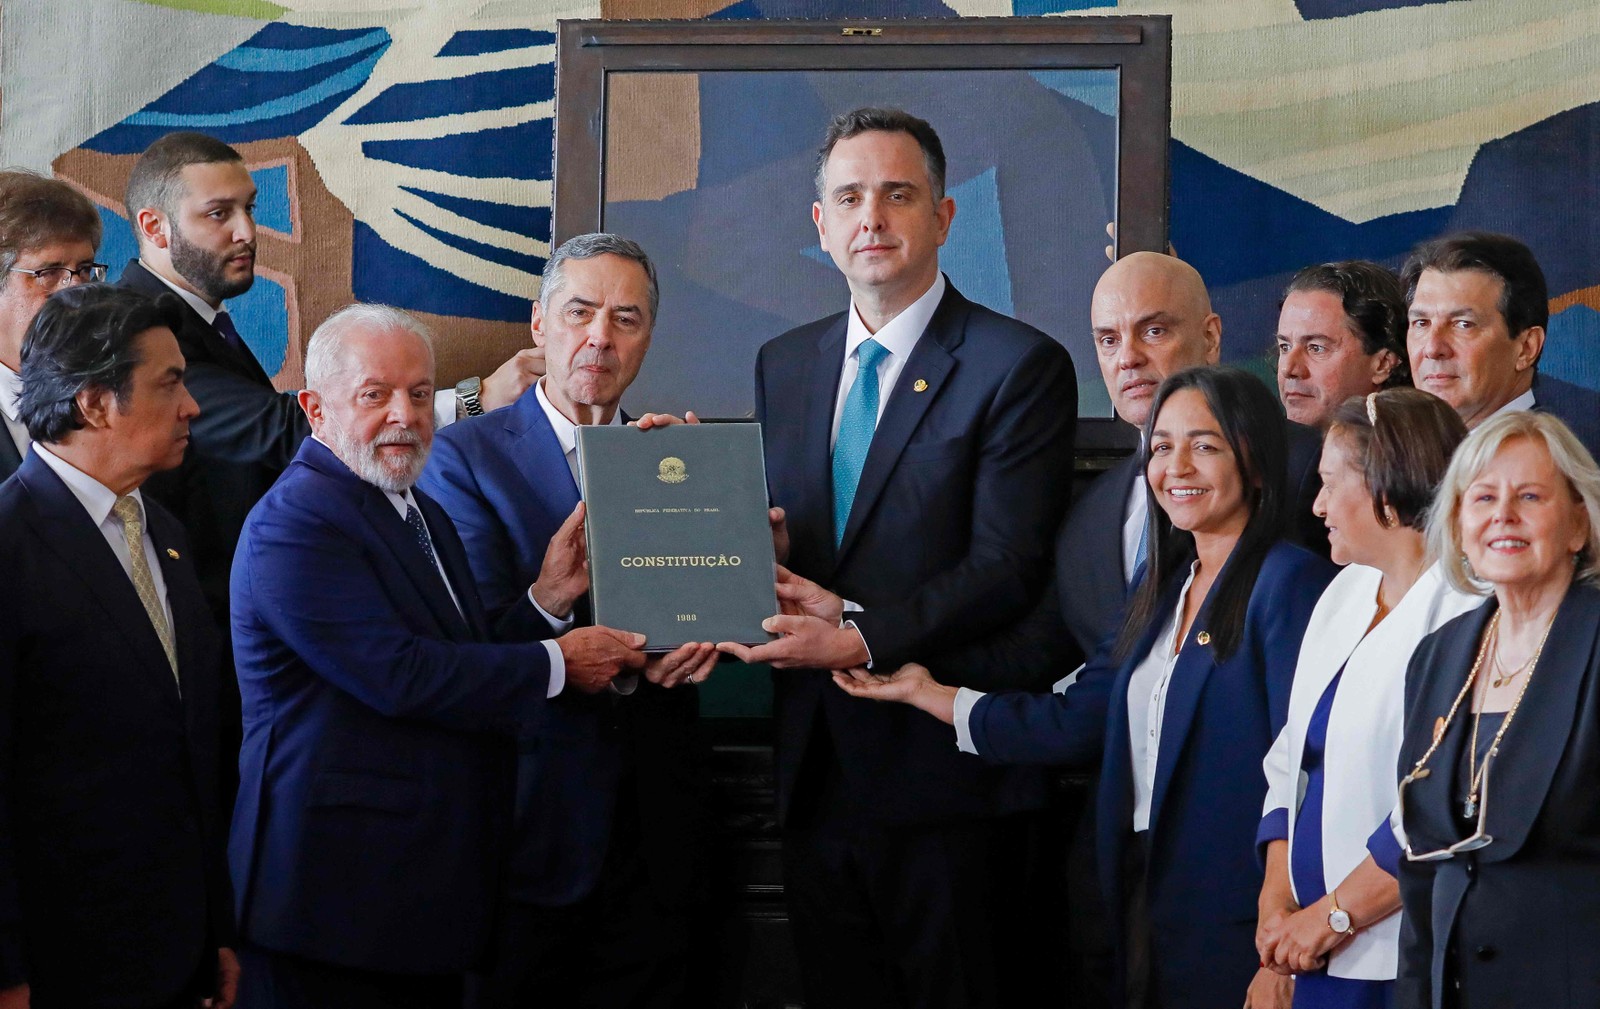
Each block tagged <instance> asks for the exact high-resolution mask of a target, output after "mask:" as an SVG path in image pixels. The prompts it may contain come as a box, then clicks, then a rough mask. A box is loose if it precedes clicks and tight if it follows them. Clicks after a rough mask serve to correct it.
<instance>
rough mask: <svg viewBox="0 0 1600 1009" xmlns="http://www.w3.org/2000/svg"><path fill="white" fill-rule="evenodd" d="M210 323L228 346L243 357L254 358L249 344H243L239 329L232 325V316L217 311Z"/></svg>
mask: <svg viewBox="0 0 1600 1009" xmlns="http://www.w3.org/2000/svg"><path fill="white" fill-rule="evenodd" d="M211 324H212V325H213V326H214V327H216V330H217V332H218V333H221V334H222V339H223V340H225V341H227V344H228V346H230V347H232V348H233V349H234V350H236V351H238V352H239V353H241V354H243V355H244V356H245V357H248V358H251V359H254V358H255V355H254V354H252V353H251V352H250V348H249V346H247V345H246V344H245V342H244V337H242V336H240V335H239V330H238V329H237V328H236V327H235V326H234V324H233V318H232V317H231V316H229V315H228V313H227V312H218V313H217V317H216V318H215V319H213V320H212V321H211Z"/></svg>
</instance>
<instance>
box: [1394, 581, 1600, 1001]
mask: <svg viewBox="0 0 1600 1009" xmlns="http://www.w3.org/2000/svg"><path fill="white" fill-rule="evenodd" d="M1495 607H1496V603H1495V601H1494V600H1492V599H1491V600H1490V601H1489V602H1488V603H1486V604H1485V605H1483V606H1481V607H1479V608H1478V609H1476V610H1473V611H1472V612H1470V613H1464V614H1462V615H1461V616H1459V617H1457V618H1456V619H1454V620H1452V621H1450V622H1449V623H1447V624H1445V625H1444V626H1443V627H1441V628H1439V629H1438V630H1437V631H1435V632H1434V633H1433V634H1431V635H1429V636H1428V637H1426V638H1424V639H1423V641H1422V644H1420V645H1419V646H1418V647H1417V650H1416V653H1415V654H1414V655H1412V657H1411V664H1410V666H1409V668H1408V669H1407V671H1406V714H1405V736H1404V742H1403V743H1402V744H1401V747H1400V763H1399V767H1398V769H1397V774H1398V775H1404V774H1406V773H1408V772H1410V771H1411V769H1412V767H1413V766H1415V764H1416V762H1417V760H1418V759H1419V758H1421V756H1422V754H1423V752H1424V751H1426V750H1427V748H1428V746H1429V744H1430V743H1431V742H1432V740H1433V733H1434V732H1435V727H1436V726H1437V725H1438V719H1439V718H1441V717H1443V716H1444V714H1445V713H1446V712H1448V711H1449V710H1450V705H1451V702H1452V701H1453V700H1454V699H1455V696H1456V694H1457V692H1458V691H1459V690H1460V689H1461V685H1462V683H1464V682H1465V681H1466V677H1467V672H1468V670H1470V669H1471V668H1472V663H1473V659H1474V657H1475V656H1476V655H1477V651H1478V643H1479V641H1481V640H1482V635H1483V631H1484V629H1485V627H1486V626H1487V624H1488V621H1489V618H1490V616H1491V615H1492V614H1493V613H1494V610H1495ZM1480 675H1487V672H1484V673H1482V674H1480ZM1525 675H1530V676H1531V677H1532V678H1531V680H1529V681H1528V682H1527V684H1526V693H1525V694H1524V695H1523V699H1522V704H1521V706H1520V707H1519V708H1518V709H1517V715H1516V718H1515V719H1514V720H1513V721H1512V723H1511V726H1510V728H1509V729H1508V730H1507V732H1506V735H1505V737H1504V738H1503V739H1502V740H1501V745H1500V753H1499V755H1498V756H1496V757H1495V758H1494V759H1493V762H1492V766H1491V767H1490V769H1489V772H1488V774H1489V777H1490V779H1491V780H1490V782H1489V784H1488V788H1487V792H1488V795H1487V798H1486V799H1485V802H1484V810H1485V815H1486V817H1487V823H1486V824H1485V829H1486V830H1487V832H1488V834H1489V835H1490V836H1491V837H1493V838H1494V840H1493V841H1492V842H1490V843H1489V845H1488V846H1487V847H1485V848H1481V849H1479V850H1478V851H1475V852H1470V853H1462V854H1457V855H1454V856H1452V857H1451V858H1447V859H1445V860H1443V861H1438V862H1408V861H1405V860H1402V861H1401V863H1400V896H1401V900H1402V902H1403V904H1404V909H1405V918H1404V919H1402V921H1401V927H1400V929H1401V930H1400V976H1399V980H1398V981H1397V983H1396V988H1395V1000H1394V1004H1395V1006H1396V1007H1398V1009H1423V1007H1432V1009H1440V1007H1448V1006H1451V1005H1455V1004H1461V1005H1466V1006H1472V1007H1480V1006H1538V1007H1539V1009H1578V1007H1580V1006H1581V1007H1592V1006H1595V1005H1600V958H1597V957H1596V956H1595V949H1596V947H1597V946H1600V871H1597V868H1596V866H1597V862H1600V806H1597V805H1596V803H1595V782H1596V781H1597V780H1600V590H1597V589H1596V588H1595V587H1594V586H1592V585H1583V584H1575V585H1573V587H1572V588H1571V589H1570V590H1568V592H1567V596H1566V599H1564V600H1563V601H1562V603H1561V606H1560V608H1559V609H1558V610H1557V612H1556V617H1555V623H1554V624H1552V625H1551V627H1550V636H1549V638H1548V640H1547V643H1546V647H1545V650H1544V652H1543V654H1542V655H1541V656H1540V658H1539V662H1538V664H1537V665H1536V666H1535V667H1534V669H1533V672H1532V673H1531V674H1525ZM1484 729H1485V732H1486V733H1487V729H1488V725H1487V724H1485V725H1484ZM1471 730H1472V713H1471V710H1470V706H1469V705H1468V704H1467V703H1465V702H1463V704H1462V706H1461V710H1460V711H1458V712H1457V713H1456V716H1455V718H1454V719H1452V720H1451V722H1450V726H1449V729H1448V730H1447V731H1446V732H1445V734H1444V737H1443V738H1442V739H1441V741H1440V743H1439V748H1438V750H1437V751H1435V753H1434V754H1433V756H1432V757H1431V758H1430V759H1429V761H1428V764H1427V766H1428V768H1429V770H1430V773H1429V774H1428V775H1427V776H1426V777H1424V778H1422V779H1421V780H1419V781H1417V782H1415V783H1414V784H1412V785H1409V786H1407V788H1406V794H1405V802H1404V809H1403V813H1404V825H1405V830H1406V835H1407V838H1408V840H1409V841H1410V844H1411V847H1412V850H1414V851H1416V852H1418V853H1421V852H1428V851H1434V850H1437V849H1439V848H1443V847H1445V846H1446V845H1449V844H1452V843H1454V842H1456V841H1459V840H1461V839H1462V838H1464V837H1466V836H1467V835H1468V834H1470V833H1471V832H1472V830H1473V829H1474V827H1475V822H1468V821H1465V820H1463V819H1462V818H1461V796H1463V795H1465V794H1466V787H1465V781H1464V775H1463V773H1462V772H1461V770H1459V769H1458V768H1460V762H1461V760H1462V757H1463V754H1464V747H1465V746H1466V745H1468V744H1467V738H1468V736H1469V735H1470V734H1471ZM1456 983H1459V985H1460V988H1459V994H1458V992H1457V989H1456ZM1458 999H1459V1002H1458V1001H1457V1000H1458Z"/></svg>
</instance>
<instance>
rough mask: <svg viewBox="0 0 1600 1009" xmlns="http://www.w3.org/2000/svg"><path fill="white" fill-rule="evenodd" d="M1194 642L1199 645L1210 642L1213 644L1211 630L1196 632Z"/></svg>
mask: <svg viewBox="0 0 1600 1009" xmlns="http://www.w3.org/2000/svg"><path fill="white" fill-rule="evenodd" d="M1194 643H1195V644H1197V645H1209V644H1211V632H1210V631H1201V632H1200V633H1199V634H1196V635H1195V636H1194Z"/></svg>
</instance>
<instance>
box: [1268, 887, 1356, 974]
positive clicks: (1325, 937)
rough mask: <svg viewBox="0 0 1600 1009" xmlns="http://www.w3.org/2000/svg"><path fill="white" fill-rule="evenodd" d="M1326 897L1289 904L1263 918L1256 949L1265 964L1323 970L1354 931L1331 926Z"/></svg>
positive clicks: (1295, 970)
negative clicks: (1301, 905) (1302, 905)
mask: <svg viewBox="0 0 1600 1009" xmlns="http://www.w3.org/2000/svg"><path fill="white" fill-rule="evenodd" d="M1325 903H1326V901H1325V900H1319V901H1316V902H1314V903H1313V904H1311V906H1309V907H1306V908H1302V909H1299V910H1295V909H1292V908H1285V909H1284V910H1283V911H1280V912H1277V913H1275V914H1273V915H1270V916H1268V917H1267V918H1264V919H1262V921H1261V924H1260V926H1259V927H1258V928H1257V929H1256V951H1257V952H1258V953H1260V954H1261V965H1262V966H1263V967H1265V968H1267V969H1268V970H1271V971H1274V972H1276V973H1278V974H1303V973H1306V972H1307V971H1313V970H1320V969H1321V968H1322V967H1323V966H1324V965H1325V964H1326V963H1327V962H1328V954H1329V953H1331V952H1333V951H1334V950H1335V949H1337V948H1338V946H1339V944H1340V943H1342V942H1344V941H1345V940H1346V939H1348V938H1350V936H1351V935H1353V934H1354V933H1351V932H1346V933H1342V934H1341V933H1339V932H1335V931H1334V930H1333V929H1331V928H1329V927H1328V911H1329V910H1330V908H1328V907H1325V906H1324V905H1325Z"/></svg>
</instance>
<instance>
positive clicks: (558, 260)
mask: <svg viewBox="0 0 1600 1009" xmlns="http://www.w3.org/2000/svg"><path fill="white" fill-rule="evenodd" d="M596 256H621V257H622V258H623V259H631V260H633V261H634V262H635V263H638V264H639V265H640V266H642V267H644V275H645V278H646V279H647V280H649V282H650V322H651V324H652V325H654V324H655V321H656V309H657V308H659V307H660V306H661V290H660V288H659V287H658V286H657V285H656V264H654V263H652V262H650V257H649V256H647V255H645V253H644V249H643V248H641V247H640V245H639V243H638V242H635V241H632V240H630V239H627V238H623V237H622V236H621V235H612V234H608V233H607V232H604V231H594V232H590V233H589V234H587V235H577V236H575V237H573V238H569V239H567V240H566V241H565V242H562V243H561V247H560V248H558V249H556V251H555V252H553V253H551V255H550V258H549V259H547V260H545V264H544V276H543V277H542V278H541V280H540V281H539V307H540V309H541V310H545V311H548V310H549V308H550V299H551V298H553V297H555V294H556V292H557V291H559V290H561V285H562V284H563V283H565V282H566V272H565V267H566V263H567V261H568V260H569V259H593V258H595V257H596Z"/></svg>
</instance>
